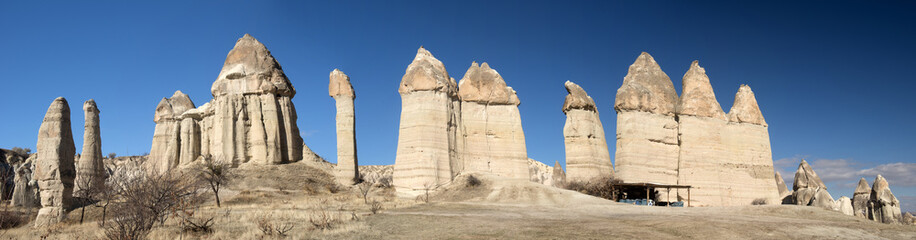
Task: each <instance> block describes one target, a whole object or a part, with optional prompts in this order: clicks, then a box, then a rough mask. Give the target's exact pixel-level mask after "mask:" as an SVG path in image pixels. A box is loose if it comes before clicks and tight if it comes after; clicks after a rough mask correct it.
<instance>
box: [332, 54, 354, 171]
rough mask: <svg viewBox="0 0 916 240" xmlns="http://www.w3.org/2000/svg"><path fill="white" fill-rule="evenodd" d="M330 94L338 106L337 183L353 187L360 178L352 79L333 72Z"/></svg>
mask: <svg viewBox="0 0 916 240" xmlns="http://www.w3.org/2000/svg"><path fill="white" fill-rule="evenodd" d="M328 94H329V95H330V96H331V97H333V98H334V101H335V103H336V106H337V117H336V119H337V173H336V176H337V181H338V182H339V183H340V184H343V185H353V184H354V183H356V181H357V178H359V169H358V168H357V166H359V164H358V161H357V158H356V115H355V112H354V105H353V100H354V99H356V94H355V93H354V92H353V86H352V85H350V77H348V76H347V74H344V72H342V71H340V70H338V69H334V71H331V75H330V83H329V84H328Z"/></svg>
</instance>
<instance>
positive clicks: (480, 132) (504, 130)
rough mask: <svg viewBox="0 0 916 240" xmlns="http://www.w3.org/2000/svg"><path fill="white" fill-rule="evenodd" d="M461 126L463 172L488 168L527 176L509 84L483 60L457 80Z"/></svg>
mask: <svg viewBox="0 0 916 240" xmlns="http://www.w3.org/2000/svg"><path fill="white" fill-rule="evenodd" d="M458 97H459V98H460V99H461V114H460V115H461V125H462V126H463V129H464V139H463V141H464V144H465V145H464V149H463V153H464V156H463V157H462V158H460V159H461V160H462V163H463V166H461V167H460V168H461V170H462V171H464V172H490V173H494V174H496V175H499V176H503V177H508V178H515V179H527V178H528V165H527V161H528V151H527V148H526V147H525V133H524V131H522V118H521V114H520V113H519V111H518V105H519V104H520V103H521V102H520V101H519V100H518V96H517V95H516V93H515V90H512V87H508V86H506V82H505V81H504V80H503V78H502V77H501V76H500V75H499V73H498V72H496V70H495V69H492V68H490V65H489V64H487V63H482V64H480V65H479V66H478V65H477V63H476V62H474V63H471V67H470V68H468V71H467V72H466V73H465V74H464V77H463V78H461V81H460V82H459V83H458Z"/></svg>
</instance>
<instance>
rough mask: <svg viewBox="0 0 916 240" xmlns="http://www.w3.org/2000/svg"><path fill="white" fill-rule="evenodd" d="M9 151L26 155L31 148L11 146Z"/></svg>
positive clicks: (29, 152)
mask: <svg viewBox="0 0 916 240" xmlns="http://www.w3.org/2000/svg"><path fill="white" fill-rule="evenodd" d="M10 151H13V152H16V153H18V154H19V155H24V156H28V155H29V154H31V153H32V149H31V148H21V147H13V149H10Z"/></svg>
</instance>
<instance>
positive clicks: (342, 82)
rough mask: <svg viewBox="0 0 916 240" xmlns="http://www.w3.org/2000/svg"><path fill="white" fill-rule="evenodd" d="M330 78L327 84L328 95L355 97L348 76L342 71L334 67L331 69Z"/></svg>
mask: <svg viewBox="0 0 916 240" xmlns="http://www.w3.org/2000/svg"><path fill="white" fill-rule="evenodd" d="M330 79H331V82H330V83H329V84H328V95H331V97H334V96H348V97H350V98H355V97H356V94H355V93H354V92H353V85H350V77H349V76H347V74H344V72H343V71H340V70H339V69H334V71H331V75H330Z"/></svg>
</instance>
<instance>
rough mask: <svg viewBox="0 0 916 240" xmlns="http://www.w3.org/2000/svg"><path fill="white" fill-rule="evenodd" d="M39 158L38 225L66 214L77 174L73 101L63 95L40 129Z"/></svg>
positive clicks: (48, 113)
mask: <svg viewBox="0 0 916 240" xmlns="http://www.w3.org/2000/svg"><path fill="white" fill-rule="evenodd" d="M37 148H38V159H37V160H36V162H35V165H36V166H35V172H34V179H35V180H37V181H38V189H39V190H40V197H41V209H40V210H38V217H36V218H35V226H36V227H37V226H45V225H50V224H54V223H58V222H60V221H61V220H63V219H65V218H66V210H67V208H69V207H70V204H71V199H72V194H73V179H74V178H75V177H76V169H74V164H73V159H74V158H73V156H74V155H75V153H76V148H75V146H74V145H73V132H71V129H70V105H69V104H68V103H67V100H66V99H64V98H63V97H58V98H57V99H54V102H52V103H51V106H50V107H48V111H47V113H45V117H44V120H43V121H42V122H41V128H39V130H38V144H37Z"/></svg>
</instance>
